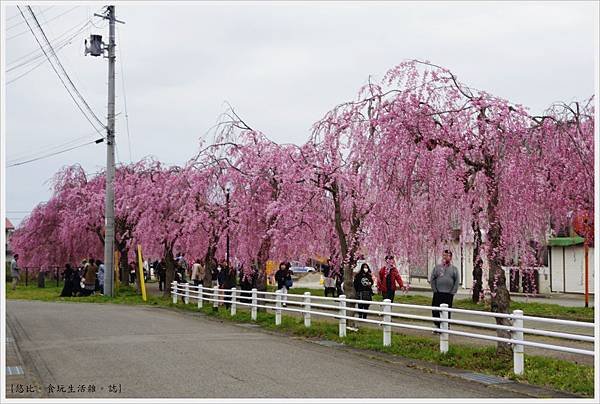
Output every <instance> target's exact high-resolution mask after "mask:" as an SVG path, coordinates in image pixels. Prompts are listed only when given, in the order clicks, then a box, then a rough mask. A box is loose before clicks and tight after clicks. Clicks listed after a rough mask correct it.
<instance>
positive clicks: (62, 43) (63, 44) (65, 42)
mask: <svg viewBox="0 0 600 404" xmlns="http://www.w3.org/2000/svg"><path fill="white" fill-rule="evenodd" d="M87 25H89V23H88V24H86V25H84V26H83V27H82V29H80V30H79V31H77V32H76V33H75V34H73V35H72V36H71V37H69V38H67V39H65V40H63V41H60V42H59V43H57V44H56V46H57V47H56V49H55V50H56V51H57V52H58V51H60V50H62V49H63V48H65V47H66V46H68V45H70V44H72V43H73V39H75V38H76V37H77V36H78V35H79V34H80V33H81V32H83V31H84V29H85V27H86V26H87ZM40 58H42V60H41V61H40V62H39V63H37V64H35V65H34V66H33V67H32V68H31V69H29V70H27V71H26V72H25V73H23V74H21V75H19V76H18V77H15V78H14V79H11V80H9V81H7V82H6V84H10V83H12V82H14V81H17V80H18V79H20V78H21V77H23V76H25V75H27V74H28V73H30V72H32V71H33V70H35V69H37V68H38V67H39V66H41V65H42V64H43V63H44V62H46V59H45V58H44V54H43V53H40V54H39V55H37V56H34V57H32V58H30V59H28V60H26V61H24V62H21V63H19V64H18V65H15V66H12V67H10V68H7V69H6V72H7V73H9V72H11V71H13V70H16V69H18V68H20V67H25V66H28V65H31V64H32V63H33V62H35V61H37V60H38V59H40Z"/></svg>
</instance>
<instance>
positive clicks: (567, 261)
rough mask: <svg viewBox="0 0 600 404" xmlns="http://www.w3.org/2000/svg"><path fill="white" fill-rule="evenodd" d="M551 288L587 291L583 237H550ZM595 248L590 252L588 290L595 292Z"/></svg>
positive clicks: (554, 289) (575, 291) (560, 290)
mask: <svg viewBox="0 0 600 404" xmlns="http://www.w3.org/2000/svg"><path fill="white" fill-rule="evenodd" d="M548 246H549V260H548V262H549V267H550V290H551V291H552V292H562V293H585V249H584V246H583V238H582V237H557V238H553V239H550V240H549V242H548ZM594 279H595V278H594V248H593V247H590V248H589V252H588V285H589V286H588V288H589V289H588V291H589V293H592V294H593V293H594Z"/></svg>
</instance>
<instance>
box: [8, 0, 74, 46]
mask: <svg viewBox="0 0 600 404" xmlns="http://www.w3.org/2000/svg"><path fill="white" fill-rule="evenodd" d="M28 7H29V6H28ZM78 7H79V6H75V7H73V8H71V9H69V10H67V11H65V12H64V13H62V14H59V15H57V16H56V17H53V18H50V19H49V20H48V21H46V22H50V21H54V20H56V19H57V18H59V17H62V16H63V15H65V14H68V13H70V12H71V11H73V10H75V9H76V8H78ZM29 21H31V20H29ZM29 21H28V20H27V19H25V21H21V24H22V23H23V22H27V23H28V24H27V25H29ZM27 32H29V30H25V31H21V32H19V33H18V34H15V35H13V36H9V37H8V38H6V40H7V41H10V40H11V39H14V38H16V37H19V36H21V35H23V34H25V33H27Z"/></svg>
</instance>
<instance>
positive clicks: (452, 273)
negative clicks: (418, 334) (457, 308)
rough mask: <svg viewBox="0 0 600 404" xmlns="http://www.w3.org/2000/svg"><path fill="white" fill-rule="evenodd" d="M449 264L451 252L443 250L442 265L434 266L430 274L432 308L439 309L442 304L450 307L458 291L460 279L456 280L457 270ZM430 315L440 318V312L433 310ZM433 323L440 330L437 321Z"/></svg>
mask: <svg viewBox="0 0 600 404" xmlns="http://www.w3.org/2000/svg"><path fill="white" fill-rule="evenodd" d="M451 263H452V251H450V250H444V253H443V255H442V263H441V264H438V265H436V266H435V267H434V268H433V271H432V272H431V278H430V280H429V283H430V284H431V290H433V300H432V301H431V305H432V306H433V307H440V305H441V304H442V303H446V304H447V305H448V307H452V301H453V300H454V295H455V294H456V291H457V290H458V284H459V282H460V279H459V278H458V270H457V269H456V267H455V266H454V265H451ZM432 314H433V317H437V318H439V317H440V312H439V311H437V310H433V311H432ZM448 318H450V313H448ZM434 323H435V326H436V327H437V328H440V322H439V321H434Z"/></svg>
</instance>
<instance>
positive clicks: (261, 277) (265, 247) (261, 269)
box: [256, 236, 271, 292]
mask: <svg viewBox="0 0 600 404" xmlns="http://www.w3.org/2000/svg"><path fill="white" fill-rule="evenodd" d="M270 250H271V237H270V236H265V237H264V238H263V239H262V241H261V243H260V248H259V250H258V254H257V256H256V261H257V262H256V263H257V268H258V276H257V277H256V289H258V290H260V291H263V292H264V291H266V290H267V261H268V260H269V251H270Z"/></svg>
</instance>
